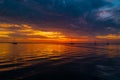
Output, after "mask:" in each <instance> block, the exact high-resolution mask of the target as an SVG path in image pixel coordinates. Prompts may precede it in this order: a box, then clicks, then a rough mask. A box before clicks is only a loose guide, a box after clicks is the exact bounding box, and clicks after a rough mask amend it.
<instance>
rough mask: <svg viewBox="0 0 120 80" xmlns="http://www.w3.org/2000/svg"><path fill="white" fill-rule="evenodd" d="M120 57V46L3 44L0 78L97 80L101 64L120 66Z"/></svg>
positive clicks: (5, 79)
mask: <svg viewBox="0 0 120 80" xmlns="http://www.w3.org/2000/svg"><path fill="white" fill-rule="evenodd" d="M119 57H120V45H104V46H103V45H97V46H96V45H86V44H77V45H66V44H17V45H13V44H0V78H1V79H4V80H8V78H9V79H12V80H14V79H15V80H17V79H19V78H21V79H23V78H26V77H29V76H35V75H36V76H35V77H38V74H39V76H40V75H41V76H42V75H43V74H47V75H48V76H50V75H56V76H58V77H59V76H60V75H61V76H64V77H65V75H66V76H68V75H69V76H70V75H74V77H76V80H80V79H83V80H96V79H93V76H94V78H95V77H97V75H98V74H99V68H101V65H102V68H103V65H108V64H109V63H110V64H111V63H113V62H114V63H115V62H116V63H118V60H119ZM116 59H117V60H116ZM112 61H113V62H112ZM93 69H94V71H93ZM100 70H101V69H100ZM91 72H92V73H91ZM49 73H50V74H49ZM57 73H59V74H57ZM16 74H17V75H16ZM100 74H101V73H100ZM80 76H81V77H80ZM84 76H88V79H85V77H84ZM64 77H63V78H64ZM71 77H72V76H71ZM39 78H40V77H39ZM90 78H91V79H90ZM42 79H43V78H42ZM67 79H68V78H67ZM33 80H34V79H33ZM62 80H63V79H62ZM71 80H72V78H71ZM74 80H75V79H74Z"/></svg>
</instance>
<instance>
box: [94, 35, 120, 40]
mask: <svg viewBox="0 0 120 80" xmlns="http://www.w3.org/2000/svg"><path fill="white" fill-rule="evenodd" d="M96 38H98V39H120V34H108V35H103V36H101V35H100V36H96Z"/></svg>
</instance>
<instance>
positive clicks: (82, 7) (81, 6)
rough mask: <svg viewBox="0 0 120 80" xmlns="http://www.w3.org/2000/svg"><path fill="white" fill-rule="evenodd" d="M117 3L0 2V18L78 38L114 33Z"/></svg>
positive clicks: (96, 0)
mask: <svg viewBox="0 0 120 80" xmlns="http://www.w3.org/2000/svg"><path fill="white" fill-rule="evenodd" d="M118 3H120V1H119V0H116V1H112V0H1V1H0V10H1V11H0V16H2V17H5V18H6V19H11V20H12V19H13V20H16V21H20V22H23V21H25V22H27V21H28V22H29V21H30V22H32V23H33V24H38V25H39V26H40V28H44V27H45V28H58V29H63V30H68V29H69V30H71V31H73V32H76V33H77V34H81V35H84V34H92V35H95V34H99V33H100V34H104V33H116V32H119V20H120V18H118V17H119V10H120V9H119V7H120V6H119V4H118ZM41 26H43V27H41ZM113 30H114V31H113Z"/></svg>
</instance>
